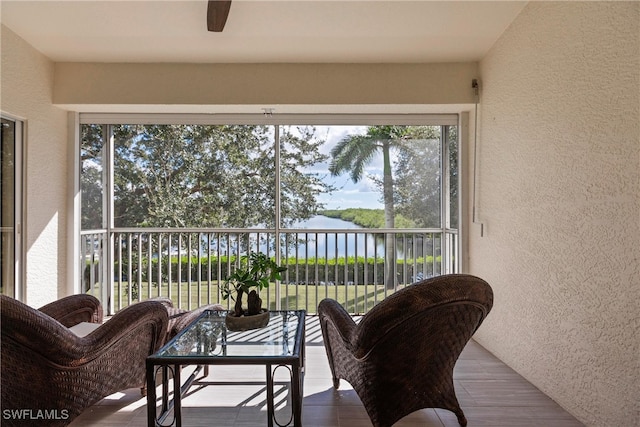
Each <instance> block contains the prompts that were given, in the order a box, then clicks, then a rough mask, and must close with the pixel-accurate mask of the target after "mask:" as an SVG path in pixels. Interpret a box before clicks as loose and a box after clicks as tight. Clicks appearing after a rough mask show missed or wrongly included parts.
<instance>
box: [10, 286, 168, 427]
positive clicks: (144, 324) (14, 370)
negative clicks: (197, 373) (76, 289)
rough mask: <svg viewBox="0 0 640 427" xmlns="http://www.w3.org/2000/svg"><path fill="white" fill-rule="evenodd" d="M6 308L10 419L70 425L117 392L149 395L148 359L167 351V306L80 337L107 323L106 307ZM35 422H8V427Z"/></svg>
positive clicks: (136, 311) (73, 302)
mask: <svg viewBox="0 0 640 427" xmlns="http://www.w3.org/2000/svg"><path fill="white" fill-rule="evenodd" d="M0 304H1V305H0V312H1V315H2V317H1V329H2V350H1V351H2V355H1V356H2V360H1V364H0V365H1V372H0V374H1V380H2V387H1V397H2V401H1V403H2V411H3V415H4V414H5V413H6V412H5V411H6V410H18V411H19V410H25V409H30V410H31V411H32V412H31V416H33V414H38V412H37V411H41V412H40V413H39V414H40V415H42V414H44V415H43V416H46V417H48V418H49V419H46V420H44V421H43V420H42V419H40V421H39V422H41V423H44V424H46V425H48V426H63V425H67V424H68V423H70V422H71V421H72V420H73V419H74V418H75V417H76V416H77V415H79V414H80V413H81V412H82V411H83V410H84V409H85V408H87V407H89V406H91V405H92V404H94V403H96V402H97V401H99V400H100V399H102V398H104V397H105V396H108V395H110V394H112V393H114V392H116V391H119V390H123V389H127V388H132V387H144V385H145V374H146V372H145V360H146V357H147V356H148V355H150V354H152V353H154V352H155V351H156V350H157V349H158V348H159V346H160V344H161V343H162V341H163V339H164V337H165V336H166V331H167V324H168V316H167V310H166V308H165V307H164V306H163V305H162V304H161V303H159V302H154V301H149V302H147V301H144V302H141V303H138V304H134V305H131V306H129V307H127V308H125V309H123V310H121V311H119V312H118V313H116V314H115V315H114V316H113V317H112V318H111V319H110V320H109V321H108V322H106V323H104V324H103V325H101V326H100V327H98V328H97V329H96V330H94V331H93V332H91V333H90V334H89V335H87V336H85V337H79V336H77V335H75V334H74V333H73V332H71V331H70V330H69V329H68V327H70V326H73V325H74V324H76V323H78V322H82V321H84V322H97V323H99V322H101V321H102V308H101V306H100V303H99V302H98V300H97V299H95V298H93V297H91V296H88V295H75V296H72V297H67V298H63V299H61V300H59V301H56V302H54V303H51V304H48V305H46V306H44V307H42V309H41V310H36V309H34V308H31V307H29V306H27V305H25V304H23V303H21V302H19V301H17V300H15V299H13V298H9V297H6V296H0ZM3 418H4V417H3ZM51 418H57V419H51ZM30 422H31V423H33V422H34V421H33V420H31V421H29V420H26V421H25V420H22V421H20V420H18V419H3V420H2V425H3V426H5V425H7V426H11V425H20V426H25V425H30ZM44 424H43V425H44Z"/></svg>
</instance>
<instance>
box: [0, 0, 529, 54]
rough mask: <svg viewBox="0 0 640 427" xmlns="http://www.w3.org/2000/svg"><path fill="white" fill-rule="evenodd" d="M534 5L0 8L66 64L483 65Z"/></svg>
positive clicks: (65, 1)
mask: <svg viewBox="0 0 640 427" xmlns="http://www.w3.org/2000/svg"><path fill="white" fill-rule="evenodd" d="M525 4H526V2H514V1H495V2H485V1H430V0H422V1H419V0H413V1H400V0H387V1H384V0H374V1H361V0H324V1H312V0H299V1H292V0H233V2H232V4H231V11H230V13H229V18H228V20H227V24H226V27H225V29H224V31H223V32H222V33H211V32H208V31H207V26H206V13H207V1H206V0H198V1H194V0H134V1H114V0H110V1H92V0H81V1H70V0H43V1H30V0H1V1H0V5H1V6H0V7H1V10H0V12H1V14H0V20H1V21H2V23H3V24H4V25H6V26H7V27H9V28H11V29H12V30H13V31H14V32H15V33H17V34H18V35H19V36H21V37H22V38H23V39H25V40H26V41H27V42H28V43H29V44H30V45H32V46H34V47H35V48H36V49H38V50H39V51H40V52H42V53H43V54H45V55H46V56H47V57H49V58H50V59H52V60H54V61H58V62H67V61H72V62H190V63H252V62H253V63H257V62H297V63H300V62H307V63H327V62H333V63H344V62H347V63H394V62H395V63H398V62H413V63H427V62H466V61H478V60H480V59H481V58H482V57H483V56H484V55H485V54H486V53H487V51H488V50H489V49H490V48H491V46H492V45H493V44H494V43H495V41H496V40H497V39H498V38H499V37H500V35H501V34H502V33H503V32H504V30H505V29H506V28H507V27H508V26H509V24H510V23H511V22H512V21H513V20H514V18H515V17H516V16H517V15H518V13H520V11H521V10H522V8H523V7H524V5H525Z"/></svg>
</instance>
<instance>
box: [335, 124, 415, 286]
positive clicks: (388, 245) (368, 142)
mask: <svg viewBox="0 0 640 427" xmlns="http://www.w3.org/2000/svg"><path fill="white" fill-rule="evenodd" d="M407 136H408V128H407V127H405V126H370V127H369V128H368V129H367V133H366V134H364V135H347V136H345V137H344V138H342V139H341V140H340V141H339V142H338V143H337V144H336V146H335V147H333V149H332V150H331V163H330V164H329V172H331V175H333V176H337V175H340V174H342V173H344V172H349V175H350V177H351V180H352V181H353V182H359V181H360V180H361V179H362V177H363V175H364V170H365V167H366V166H368V165H369V164H370V163H371V161H372V160H373V158H374V156H375V155H376V153H378V152H379V151H382V159H383V160H382V161H383V176H382V198H383V201H384V226H385V228H394V227H395V220H394V218H395V214H394V201H393V175H392V172H391V149H392V148H394V149H399V150H404V143H403V141H404V139H405V138H406V137H407ZM395 243H396V242H395V238H394V237H393V235H388V236H386V238H385V263H384V266H385V267H384V268H385V285H386V287H387V288H389V289H393V288H394V287H395V284H396V280H395V274H394V263H395V250H396V249H395V246H396V245H395Z"/></svg>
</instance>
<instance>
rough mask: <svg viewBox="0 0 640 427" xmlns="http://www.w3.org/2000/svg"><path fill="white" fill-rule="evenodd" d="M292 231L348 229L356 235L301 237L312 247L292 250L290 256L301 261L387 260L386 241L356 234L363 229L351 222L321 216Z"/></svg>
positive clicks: (299, 225) (368, 235)
mask: <svg viewBox="0 0 640 427" xmlns="http://www.w3.org/2000/svg"><path fill="white" fill-rule="evenodd" d="M291 228H296V229H297V228H304V229H311V230H318V229H327V230H331V229H345V230H354V232H348V231H345V232H343V233H338V234H336V233H321V232H318V233H315V232H314V233H299V234H298V239H299V240H300V239H303V240H305V239H306V241H307V242H308V243H307V244H305V243H304V242H301V243H300V244H298V245H295V246H293V247H289V256H295V255H296V254H297V255H298V256H300V257H317V258H335V257H344V256H356V255H357V256H365V255H366V256H367V257H374V256H377V257H383V256H384V241H383V239H381V238H378V239H376V238H375V237H374V236H373V235H371V234H367V235H364V234H356V233H355V231H356V230H357V229H360V228H362V227H360V226H359V225H356V224H354V223H352V222H349V221H343V220H341V219H337V218H329V217H326V216H322V215H317V216H314V217H312V218H310V219H309V220H307V221H301V222H299V223H296V224H295V225H293V226H292V227H291ZM376 240H377V241H376ZM296 246H297V247H296ZM296 250H297V252H296Z"/></svg>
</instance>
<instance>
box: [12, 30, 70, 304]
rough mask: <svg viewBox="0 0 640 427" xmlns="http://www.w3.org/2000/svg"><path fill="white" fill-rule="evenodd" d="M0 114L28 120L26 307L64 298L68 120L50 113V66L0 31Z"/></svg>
mask: <svg viewBox="0 0 640 427" xmlns="http://www.w3.org/2000/svg"><path fill="white" fill-rule="evenodd" d="M1 31H2V33H1V37H2V40H1V45H2V76H1V94H0V109H2V111H3V112H5V113H9V114H12V115H14V116H19V117H22V118H25V119H26V150H25V151H26V163H25V165H26V168H27V174H28V180H27V182H26V183H25V184H26V185H25V188H26V201H27V206H26V212H25V217H26V223H25V224H24V227H25V232H26V238H25V250H26V253H27V256H26V268H27V273H26V283H27V291H26V302H27V303H28V304H29V305H32V306H35V307H39V306H41V305H43V304H45V303H47V302H50V301H53V300H55V299H57V298H58V297H59V296H61V295H65V294H66V292H67V288H66V279H67V275H66V268H65V267H66V265H65V263H66V258H67V257H66V225H65V221H66V203H67V201H66V197H67V170H68V165H67V129H66V126H67V115H66V112H65V111H64V110H61V109H59V108H56V107H53V106H52V103H51V96H52V91H53V71H54V66H53V63H52V62H51V61H49V60H48V59H47V58H46V57H45V56H43V55H42V54H41V53H39V52H38V51H36V50H35V49H33V48H32V47H31V46H30V45H29V44H27V43H26V42H25V41H24V40H22V39H21V38H20V37H18V36H17V35H16V34H15V33H13V32H12V31H11V30H9V29H8V28H6V27H5V26H2V30H1Z"/></svg>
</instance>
